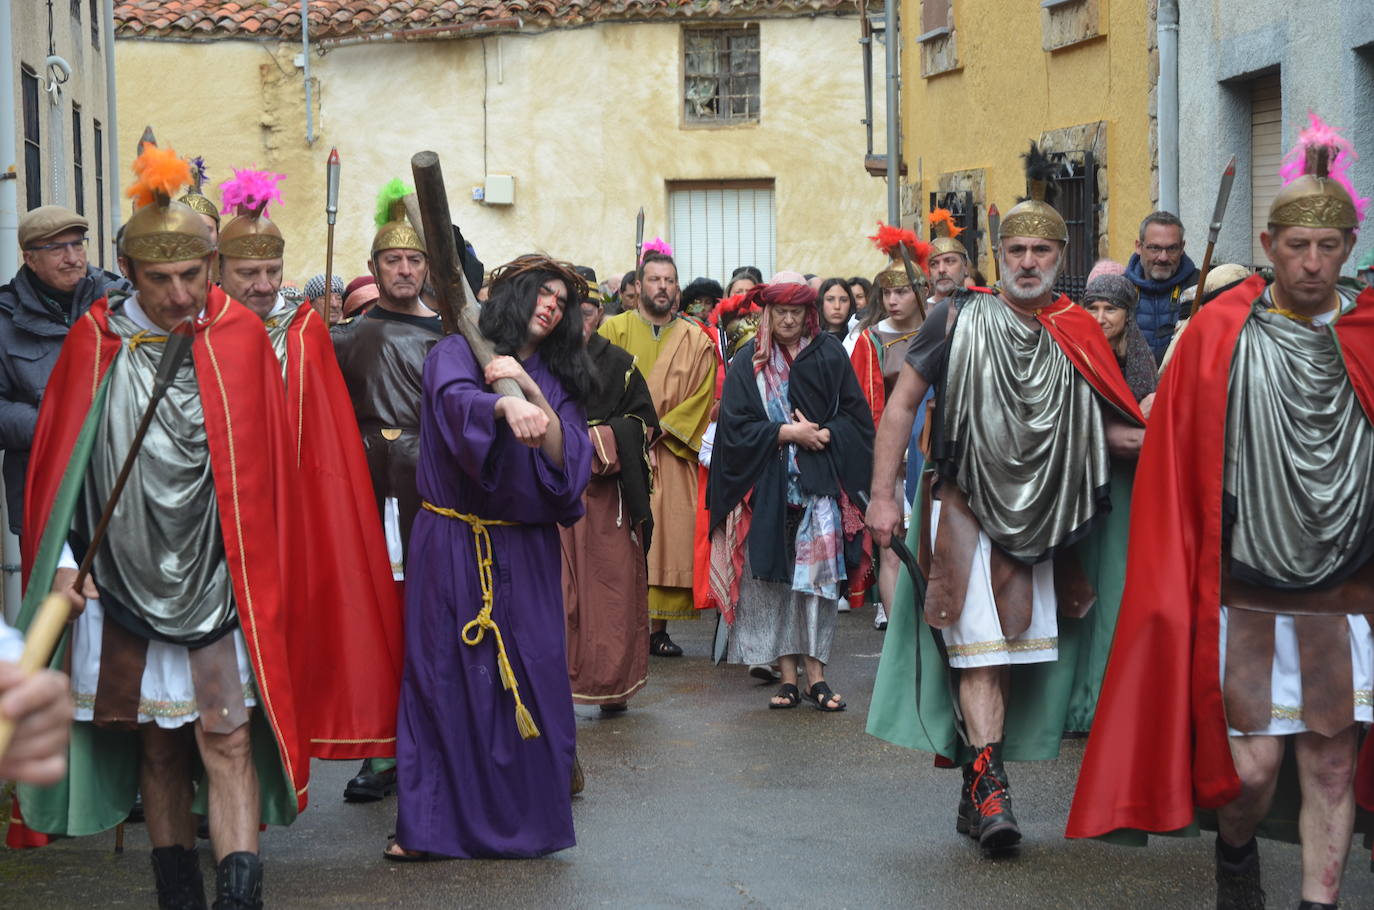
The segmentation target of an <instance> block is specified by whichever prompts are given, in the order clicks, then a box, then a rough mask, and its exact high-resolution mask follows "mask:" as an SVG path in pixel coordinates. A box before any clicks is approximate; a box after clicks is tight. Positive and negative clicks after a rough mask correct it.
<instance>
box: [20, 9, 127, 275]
mask: <svg viewBox="0 0 1374 910" xmlns="http://www.w3.org/2000/svg"><path fill="white" fill-rule="evenodd" d="M102 18H103V19H104V20H105V21H104V24H103V26H102V30H103V31H104V32H105V155H106V160H107V161H108V162H109V166H108V167H107V168H106V169H105V195H106V196H108V197H109V199H108V201H107V202H106V203H105V218H106V223H107V224H108V225H109V228H110V233H109V236H107V237H106V238H105V242H106V243H108V244H109V245H110V249H109V250H108V251H107V252H109V253H110V254H111V255H110V257H109V259H108V260H107V261H108V262H109V263H110V264H111V266H113V265H114V263H115V262H116V261H117V256H116V255H115V253H114V238H115V235H116V234H118V233H119V221H120V209H121V207H122V206H123V205H124V197H123V196H122V195H121V194H120V192H119V186H120V173H119V118H118V117H117V116H116V112H117V107H118V105H117V104H116V103H115V101H116V98H115V95H116V92H115V33H114V0H105V10H104V13H103V14H102ZM0 91H3V88H0ZM0 141H2V140H0ZM0 243H3V239H0ZM111 270H112V271H113V269H111ZM0 274H8V273H7V272H4V271H3V270H0Z"/></svg>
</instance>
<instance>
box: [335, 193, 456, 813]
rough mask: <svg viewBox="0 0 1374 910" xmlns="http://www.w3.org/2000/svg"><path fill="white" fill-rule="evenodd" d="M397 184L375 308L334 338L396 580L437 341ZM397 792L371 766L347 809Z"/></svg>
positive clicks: (355, 784)
mask: <svg viewBox="0 0 1374 910" xmlns="http://www.w3.org/2000/svg"><path fill="white" fill-rule="evenodd" d="M409 192H410V189H409V188H408V187H406V186H405V185H403V184H402V183H401V181H399V180H393V181H391V183H389V184H387V185H386V187H384V188H383V190H382V194H381V197H380V198H379V200H378V228H377V233H376V235H375V236H374V237H373V239H372V260H371V261H370V262H369V263H368V269H369V270H370V271H371V272H372V275H373V277H375V278H376V279H377V291H378V296H377V303H376V304H375V305H374V306H373V307H372V308H371V309H369V310H368V311H367V313H366V314H365V315H363V316H361V317H359V318H357V319H354V320H352V321H351V322H348V323H345V324H342V325H339V326H337V327H336V328H335V329H334V330H333V336H334V351H335V353H336V354H337V355H338V360H339V369H340V371H341V372H342V373H343V378H344V383H345V384H346V385H347V386H348V395H349V398H350V399H351V400H352V402H353V412H354V415H355V416H356V418H357V421H358V429H359V431H361V433H362V437H363V448H364V449H365V450H366V452H367V464H368V469H369V470H370V472H371V475H372V489H373V493H374V496H375V499H376V503H377V510H378V513H379V514H380V515H381V517H382V523H383V525H384V527H385V529H386V538H387V549H388V551H389V553H390V554H391V570H392V575H393V577H394V578H395V579H397V580H401V579H403V578H404V577H405V557H406V554H407V552H408V551H409V547H410V529H411V526H412V525H413V524H414V523H415V516H416V515H417V514H418V513H419V511H420V494H419V493H418V491H417V490H416V486H415V467H416V460H417V458H418V456H419V446H420V394H421V377H422V374H423V372H424V365H425V357H426V356H427V355H428V354H429V349H430V348H432V347H433V346H434V344H435V342H437V341H438V340H439V339H440V338H441V337H443V328H442V326H441V324H440V321H439V317H438V316H437V315H436V314H435V313H434V311H433V310H431V309H430V308H429V307H427V306H425V304H424V302H423V300H421V298H420V291H421V289H422V288H423V287H424V285H425V278H426V276H427V275H428V273H429V256H428V254H427V253H426V252H425V246H424V243H423V242H422V241H421V240H420V235H419V233H418V232H417V231H416V230H415V228H413V227H412V226H411V225H410V224H409V223H408V222H407V221H406V214H405V203H404V201H403V199H404V197H405V196H406V195H407V194H409ZM395 789H396V760H395V759H394V758H391V757H385V758H382V757H378V758H372V759H369V760H368V761H365V762H364V763H363V767H362V769H361V770H360V771H359V772H358V775H357V776H356V777H354V778H353V779H352V780H351V781H349V782H348V786H347V787H345V788H344V799H346V800H348V801H350V802H372V801H375V800H379V799H382V798H383V797H385V796H386V795H387V794H389V793H391V792H393V791H394V790H395Z"/></svg>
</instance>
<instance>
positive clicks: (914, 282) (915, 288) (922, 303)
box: [897, 243, 926, 321]
mask: <svg viewBox="0 0 1374 910" xmlns="http://www.w3.org/2000/svg"><path fill="white" fill-rule="evenodd" d="M897 249H898V250H899V251H900V252H901V254H902V267H903V268H905V269H906V283H907V284H909V285H911V293H912V294H914V295H916V309H917V310H918V311H919V312H920V314H921V320H922V321H924V320H925V318H926V298H925V295H924V294H922V293H921V282H920V281H919V280H918V279H917V278H916V266H915V265H913V264H912V262H911V251H910V250H908V249H907V248H906V244H905V243H898V244H897Z"/></svg>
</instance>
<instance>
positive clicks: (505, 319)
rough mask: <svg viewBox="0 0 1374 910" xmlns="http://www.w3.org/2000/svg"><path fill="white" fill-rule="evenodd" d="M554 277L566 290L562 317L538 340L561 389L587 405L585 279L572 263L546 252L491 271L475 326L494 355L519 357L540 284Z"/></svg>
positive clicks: (590, 379)
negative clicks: (569, 264)
mask: <svg viewBox="0 0 1374 910" xmlns="http://www.w3.org/2000/svg"><path fill="white" fill-rule="evenodd" d="M552 279H557V280H558V281H561V282H563V284H564V286H565V287H566V288H567V290H568V300H567V306H566V307H565V308H564V311H563V318H562V319H560V320H559V322H558V325H556V326H554V327H553V331H552V332H550V333H549V335H548V337H546V338H545V339H544V340H543V341H541V342H540V343H539V355H540V357H541V358H542V359H543V361H544V363H545V365H547V366H548V368H549V372H550V373H552V374H553V375H554V378H555V379H557V380H558V381H559V383H560V384H561V385H562V386H563V388H564V390H565V391H566V392H567V393H568V394H569V395H570V396H572V397H573V398H574V399H576V400H577V402H578V403H580V404H582V405H586V403H587V401H588V400H589V399H590V398H591V397H592V394H593V393H594V391H595V389H594V380H593V375H592V364H591V360H590V359H588V357H587V350H586V347H585V345H584V344H583V341H582V315H581V311H580V309H579V307H580V305H581V303H582V300H583V298H584V297H586V288H587V285H586V282H585V281H583V280H582V278H581V276H579V275H577V274H576V273H574V272H573V271H572V270H571V269H570V268H568V267H566V266H564V265H562V264H561V263H558V262H556V261H554V260H552V259H549V258H547V257H545V256H521V257H520V258H519V259H516V260H515V261H513V262H510V263H508V264H506V265H504V266H502V267H501V268H499V269H497V270H496V271H495V272H493V274H492V281H491V293H490V295H489V296H488V297H487V302H486V303H484V304H482V314H481V316H479V317H478V320H477V327H478V328H479V329H481V330H482V334H483V335H485V336H486V337H487V338H488V339H490V340H491V343H492V346H493V347H495V348H496V353H498V354H508V355H510V356H512V357H514V356H517V352H518V351H519V350H520V348H522V347H523V346H524V344H525V340H526V339H527V338H528V336H529V327H530V318H531V317H533V316H534V305H535V301H536V299H537V298H538V295H539V288H540V287H541V286H542V285H543V284H544V282H546V281H549V280H552Z"/></svg>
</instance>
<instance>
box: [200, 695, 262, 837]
mask: <svg viewBox="0 0 1374 910" xmlns="http://www.w3.org/2000/svg"><path fill="white" fill-rule="evenodd" d="M196 743H197V744H198V745H199V746H200V759H201V761H202V762H203V763H204V764H205V776H206V778H207V780H208V783H209V786H210V842H211V843H212V844H213V845H214V848H215V859H216V861H218V860H221V859H223V858H224V857H225V856H227V855H229V854H230V853H239V852H243V853H257V852H258V820H259V818H260V817H261V815H262V809H261V806H260V804H259V798H258V771H257V768H255V767H254V766H253V747H252V740H251V737H250V735H249V725H248V724H244V725H243V726H241V727H239V728H238V729H237V730H235V731H234V732H232V733H206V732H205V730H204V728H203V727H202V726H201V724H200V722H199V721H197V722H196Z"/></svg>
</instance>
